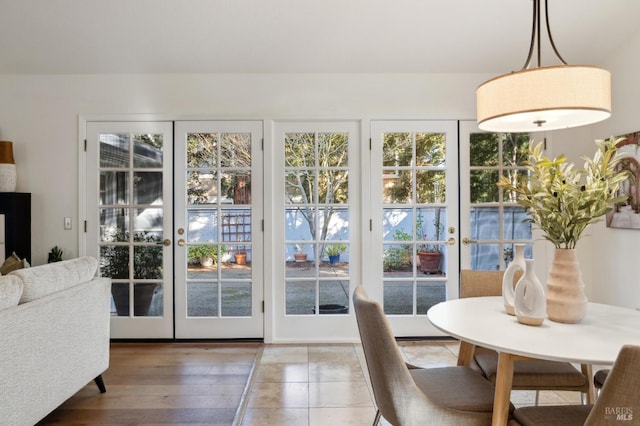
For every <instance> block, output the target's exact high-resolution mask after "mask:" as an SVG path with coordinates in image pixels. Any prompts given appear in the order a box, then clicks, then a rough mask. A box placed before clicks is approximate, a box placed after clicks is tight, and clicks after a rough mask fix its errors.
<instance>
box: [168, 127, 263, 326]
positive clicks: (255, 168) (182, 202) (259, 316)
mask: <svg viewBox="0 0 640 426" xmlns="http://www.w3.org/2000/svg"><path fill="white" fill-rule="evenodd" d="M189 133H205V134H206V133H215V134H225V133H243V134H250V135H251V166H250V167H251V204H247V205H241V209H242V210H250V211H251V243H250V244H251V247H253V250H252V251H251V269H250V271H251V272H250V273H251V279H250V285H251V296H250V299H251V309H250V310H251V315H248V316H237V317H233V316H220V317H217V316H214V317H196V316H189V315H188V314H187V305H188V301H187V291H188V290H187V278H186V277H187V275H188V273H187V246H186V245H182V243H180V241H186V242H190V241H188V240H187V239H188V235H189V230H188V229H187V228H188V226H189V217H188V215H187V205H186V203H187V182H186V175H187V165H186V155H183V153H184V152H186V150H185V145H186V137H187V134H189ZM174 138H175V147H176V149H175V151H176V160H175V161H174V163H175V166H174V168H175V176H174V181H175V186H176V189H175V191H174V193H175V200H174V207H175V208H174V210H175V215H174V217H175V230H174V231H175V232H174V237H173V238H174V239H175V241H176V242H178V244H175V246H174V247H175V250H174V257H175V264H176V266H175V329H176V338H179V339H185V338H188V339H202V338H214V339H232V338H262V337H263V334H264V313H263V311H262V305H263V303H262V302H263V300H264V295H263V291H264V279H263V277H264V273H263V270H264V266H263V265H264V263H263V254H264V250H263V247H264V243H263V235H264V233H263V232H262V229H261V228H262V222H263V200H264V193H265V188H264V186H263V185H262V184H261V182H262V175H263V150H262V140H263V122H262V121H258V120H233V121H225V120H202V121H187V120H178V121H176V122H175V136H174ZM218 143H220V142H218ZM178 161H179V163H178ZM218 161H220V159H218ZM191 207H193V206H191ZM200 207H203V208H204V209H205V210H207V209H213V210H216V208H217V207H220V208H221V209H222V210H223V208H222V206H218V205H217V204H210V205H209V204H205V205H201V206H200ZM217 226H218V227H219V226H220V224H217ZM215 243H223V242H222V241H219V240H216V241H215ZM228 245H233V243H228ZM236 245H237V244H236ZM220 262H221V260H219V262H218V263H220ZM214 280H215V282H217V285H218V286H222V285H223V283H224V282H225V281H227V282H234V279H232V278H230V277H228V276H227V277H226V278H225V277H224V276H223V275H222V274H220V275H219V276H216V278H215V279H214ZM235 281H237V282H245V281H246V280H235ZM219 303H220V304H223V303H224V300H220V301H219Z"/></svg>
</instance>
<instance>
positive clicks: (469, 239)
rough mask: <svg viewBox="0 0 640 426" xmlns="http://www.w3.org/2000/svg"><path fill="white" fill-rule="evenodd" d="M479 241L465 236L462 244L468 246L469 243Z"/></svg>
mask: <svg viewBox="0 0 640 426" xmlns="http://www.w3.org/2000/svg"><path fill="white" fill-rule="evenodd" d="M477 243H478V242H477V241H476V240H472V239H471V238H468V237H464V238H463V239H462V244H464V245H465V246H468V245H469V244H477Z"/></svg>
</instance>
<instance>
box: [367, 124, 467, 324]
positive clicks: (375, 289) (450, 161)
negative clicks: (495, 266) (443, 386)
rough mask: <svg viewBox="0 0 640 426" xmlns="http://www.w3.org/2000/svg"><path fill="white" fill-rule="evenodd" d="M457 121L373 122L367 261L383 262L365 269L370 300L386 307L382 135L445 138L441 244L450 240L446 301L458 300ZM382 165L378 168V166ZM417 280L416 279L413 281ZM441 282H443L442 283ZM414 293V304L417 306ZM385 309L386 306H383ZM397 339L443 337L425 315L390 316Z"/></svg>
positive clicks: (447, 259)
mask: <svg viewBox="0 0 640 426" xmlns="http://www.w3.org/2000/svg"><path fill="white" fill-rule="evenodd" d="M457 123H458V122H457V121H456V120H373V121H371V124H370V125H371V141H372V149H371V152H370V161H369V162H370V164H371V166H370V167H371V169H370V173H371V174H370V176H369V179H368V180H369V182H370V185H371V190H370V206H371V207H370V214H371V216H372V219H371V223H372V226H371V239H372V241H371V243H370V244H369V246H368V250H369V254H368V258H371V259H380V261H379V263H377V264H375V265H373V266H372V267H369V268H367V269H365V270H364V271H363V272H364V274H365V275H364V277H363V279H364V281H363V282H365V283H366V288H367V292H368V293H369V296H370V297H371V298H372V299H374V300H377V301H378V302H380V303H381V304H383V300H384V296H383V291H384V288H383V287H384V282H383V269H382V259H383V258H384V251H383V244H384V237H383V224H382V222H381V215H382V212H383V202H382V193H383V189H382V188H383V179H382V172H381V166H382V142H383V137H382V135H383V133H392V132H393V133H395V132H400V133H402V132H410V133H444V134H445V135H446V142H445V144H446V145H445V149H446V166H445V168H446V170H445V171H446V198H445V199H446V203H445V204H446V218H445V225H444V230H443V231H444V234H443V235H442V236H441V240H443V241H447V240H449V241H450V242H449V244H448V245H447V246H446V247H447V248H446V250H447V254H448V255H447V256H446V268H445V271H446V272H447V274H446V276H445V277H443V278H442V279H441V280H444V281H446V299H455V298H457V297H458V281H459V274H458V271H459V263H458V259H459V257H458V250H459V247H458V245H459V242H458V230H457V228H458V223H459V221H458V211H459V208H458V177H459V172H458V166H457V165H458V128H457ZM378 165H379V166H378ZM414 280H415V278H414ZM439 280H440V279H439ZM415 297H416V296H415V293H414V302H413V303H414V304H415V303H416V300H415ZM383 306H384V305H383ZM387 318H388V319H389V322H390V324H391V326H392V328H393V331H394V333H395V335H396V336H440V335H442V333H441V332H440V331H438V330H437V329H435V327H433V326H432V325H431V324H430V323H429V321H427V319H426V315H387Z"/></svg>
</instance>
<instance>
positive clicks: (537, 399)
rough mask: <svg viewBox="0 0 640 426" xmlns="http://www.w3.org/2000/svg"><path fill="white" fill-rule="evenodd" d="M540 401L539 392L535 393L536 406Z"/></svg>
mask: <svg viewBox="0 0 640 426" xmlns="http://www.w3.org/2000/svg"><path fill="white" fill-rule="evenodd" d="M539 400H540V391H539V390H537V391H536V405H538V401H539Z"/></svg>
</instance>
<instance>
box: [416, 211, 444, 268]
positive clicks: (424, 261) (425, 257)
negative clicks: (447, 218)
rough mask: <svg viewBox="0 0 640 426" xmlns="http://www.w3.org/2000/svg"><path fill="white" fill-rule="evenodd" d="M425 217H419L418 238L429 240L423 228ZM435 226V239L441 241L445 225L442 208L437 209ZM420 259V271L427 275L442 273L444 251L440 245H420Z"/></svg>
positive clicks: (417, 225)
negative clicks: (441, 216)
mask: <svg viewBox="0 0 640 426" xmlns="http://www.w3.org/2000/svg"><path fill="white" fill-rule="evenodd" d="M423 224H424V222H423V217H422V215H421V214H419V215H418V219H417V220H416V230H417V234H418V238H422V240H424V241H426V240H428V239H429V238H428V235H427V233H426V232H425V230H424V228H423ZM433 225H434V230H435V231H434V239H435V241H440V236H441V234H442V231H443V225H442V222H441V220H440V208H437V209H436V212H435V218H434V220H433ZM418 259H419V260H420V270H421V271H422V272H423V273H425V274H433V273H437V272H440V264H441V262H442V249H441V248H440V245H439V244H426V243H425V244H420V245H418Z"/></svg>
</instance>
